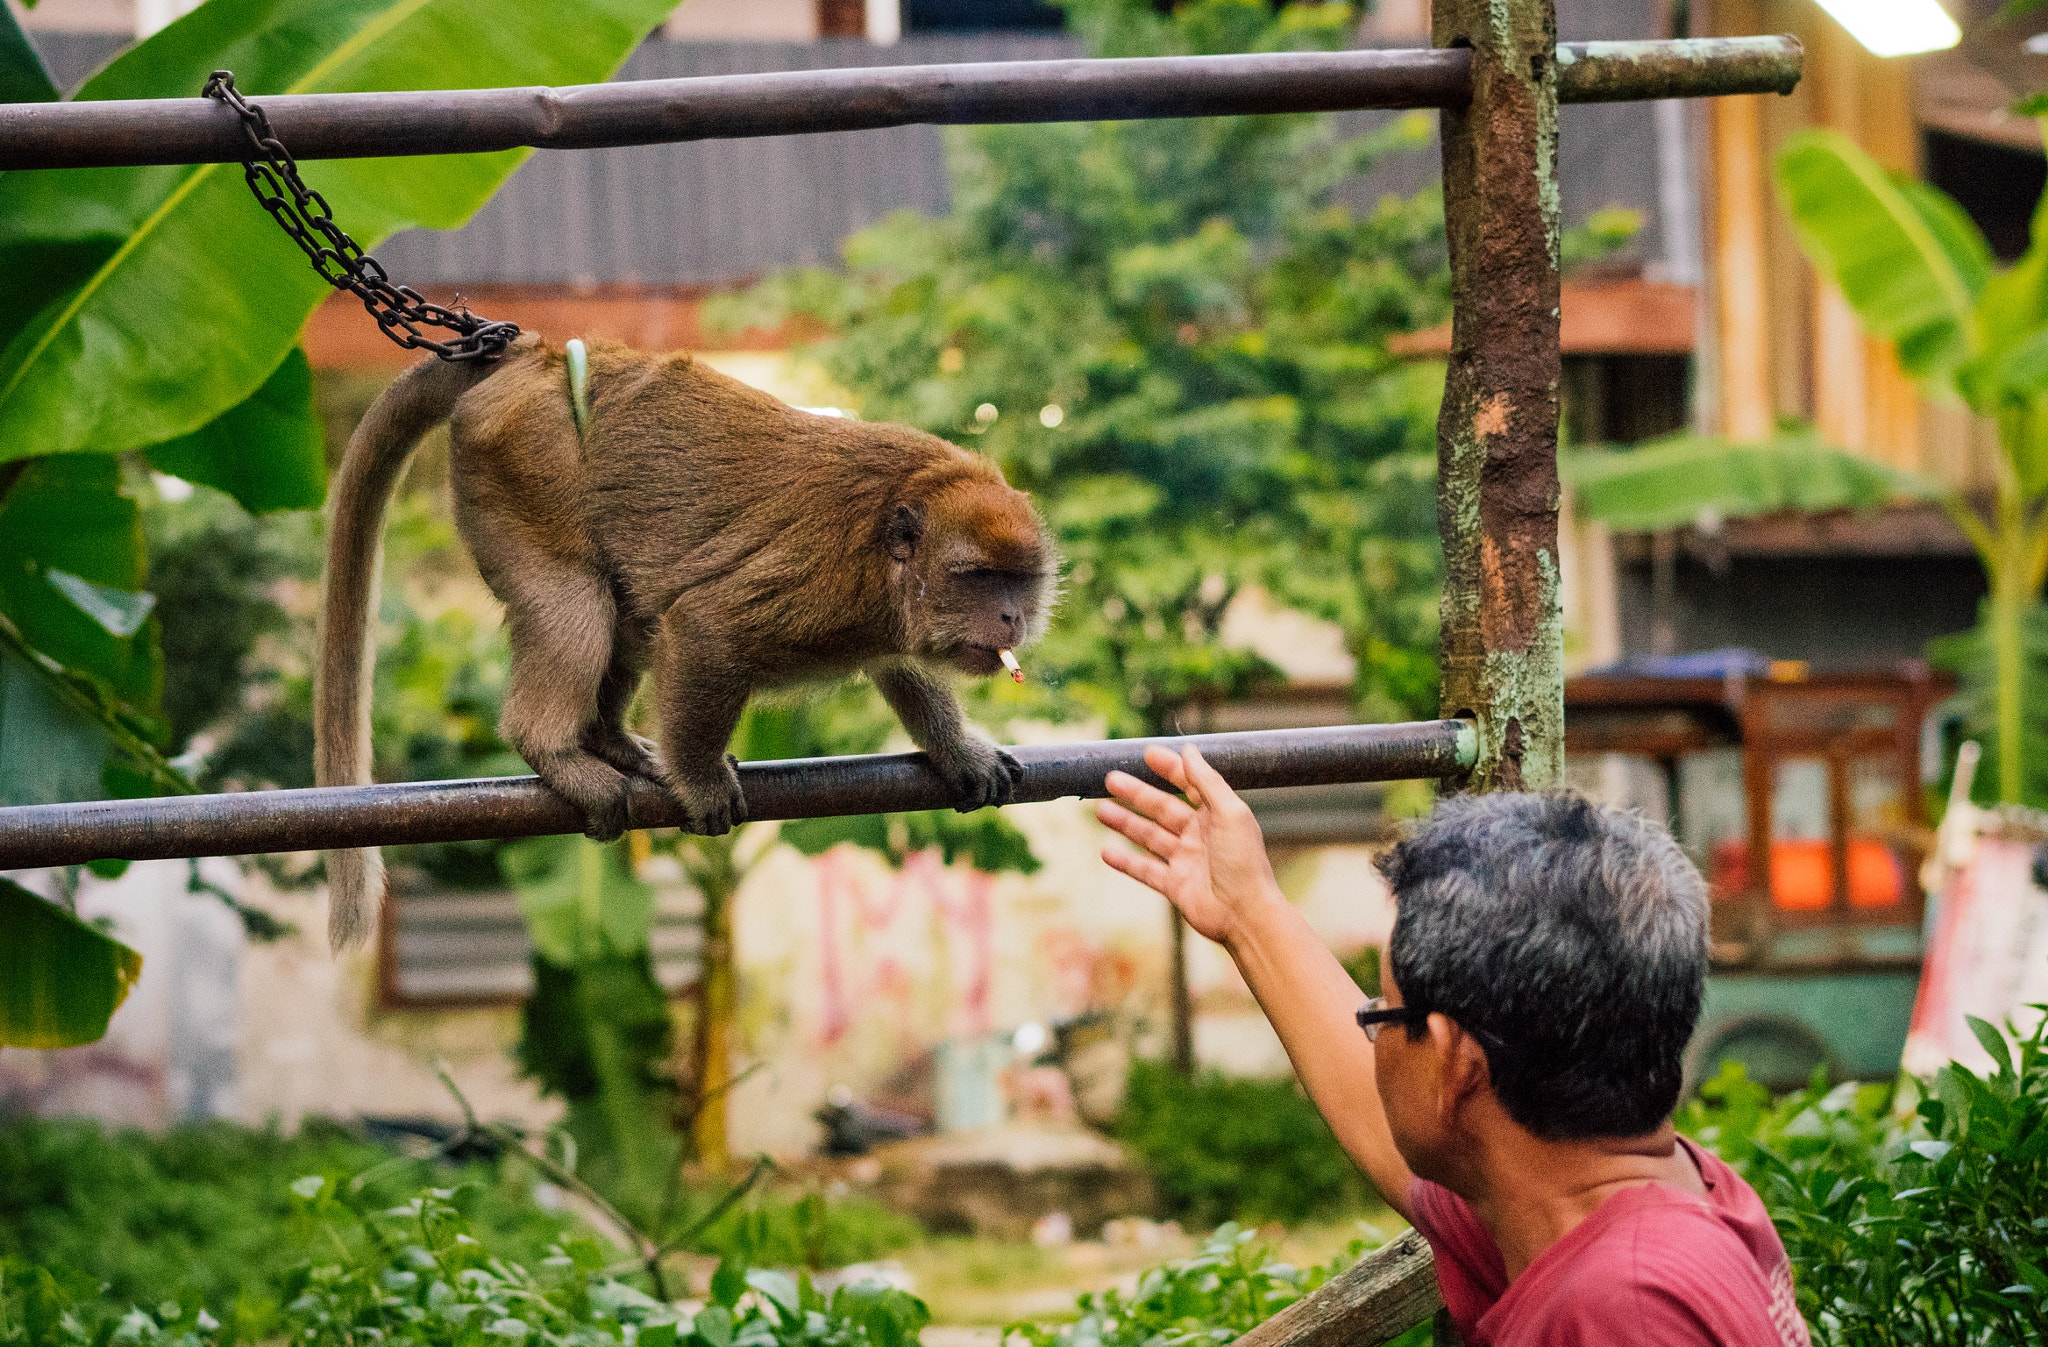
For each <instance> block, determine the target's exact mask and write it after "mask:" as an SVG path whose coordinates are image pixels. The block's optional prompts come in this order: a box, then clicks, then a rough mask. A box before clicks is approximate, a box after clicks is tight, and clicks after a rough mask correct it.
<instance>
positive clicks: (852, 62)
mask: <svg viewBox="0 0 2048 1347" xmlns="http://www.w3.org/2000/svg"><path fill="white" fill-rule="evenodd" d="M1561 8H1563V9H1565V10H1567V11H1568V17H1571V18H1574V19H1576V20H1578V22H1577V23H1576V25H1575V26H1573V30H1572V31H1568V32H1567V33H1566V36H1569V37H1579V36H1584V35H1586V34H1587V33H1589V32H1593V31H1597V32H1598V33H1599V35H1600V36H1603V37H1623V36H1634V35H1636V34H1634V33H1633V32H1632V31H1629V30H1632V29H1633V28H1635V27H1637V26H1639V25H1637V24H1636V23H1635V22H1634V21H1633V18H1634V16H1636V15H1637V11H1644V12H1647V11H1646V7H1645V6H1643V5H1642V3H1641V0H1570V3H1567V4H1565V5H1562V6H1561ZM1574 10H1582V11H1584V13H1583V14H1572V13H1570V11H1574ZM1560 26H1561V27H1566V25H1564V24H1563V23H1561V24H1560ZM32 37H33V40H34V41H35V43H36V45H37V46H38V48H40V49H41V50H42V52H43V55H44V58H45V60H46V61H47V62H48V63H49V65H50V66H51V70H52V74H53V75H55V76H56V78H57V80H58V83H59V84H60V85H62V86H64V87H71V86H73V85H75V84H76V83H77V82H79V81H80V80H82V79H83V78H84V77H85V75H86V74H88V73H89V72H90V71H91V70H92V69H94V68H95V67H97V66H98V65H100V64H101V63H102V62H104V61H105V60H106V59H107V58H108V57H109V56H111V55H112V54H113V53H114V52H115V51H116V50H118V49H119V47H120V45H121V43H120V42H119V41H118V40H117V39H113V38H109V37H105V36H97V35H78V34H63V33H47V32H44V33H35V34H33V35H32ZM1079 52H1080V47H1079V45H1078V44H1077V43H1075V42H1074V41H1073V40H1072V39H1069V38H1066V37H1063V36H1057V35H1051V36H1047V35H1033V34H1002V33H979V34H962V35H959V36H948V35H928V36H914V37H910V38H906V39H905V40H904V41H902V42H901V43H899V44H897V45H895V46H889V47H877V46H873V45H870V44H869V43H866V42H862V41H857V40H827V41H823V42H815V43H810V42H673V41H669V40H667V39H663V38H655V39H651V40H649V41H648V42H647V43H646V44H644V45H643V46H642V47H641V48H640V50H639V51H638V52H636V53H635V54H634V56H633V58H632V59H631V60H630V61H628V62H627V64H626V67H625V69H624V70H623V71H622V72H621V78H624V79H671V78H681V77H687V76H693V75H727V74H740V73H749V72H757V71H769V70H819V69H830V68H834V67H846V66H871V65H925V64H936V63H941V62H951V61H1012V60H1033V59H1047V58H1053V57H1063V56H1072V55H1077V54H1079ZM1394 115H1397V114H1391V113H1354V114H1347V115H1346V116H1345V117H1344V119H1343V121H1344V123H1345V124H1346V126H1347V129H1360V130H1362V129H1364V128H1366V127H1367V126H1371V125H1377V124H1380V123H1383V122H1384V121H1385V120H1387V118H1389V117H1391V116H1394ZM1562 120H1563V125H1562V131H1561V139H1562V142H1563V144H1562V149H1561V153H1560V156H1559V159H1560V166H1561V174H1562V178H1563V181H1562V183H1561V187H1562V190H1563V198H1564V209H1565V216H1566V220H1567V222H1568V223H1570V222H1576V221H1578V220H1581V219H1583V218H1584V217H1585V216H1586V215H1587V214H1588V213H1590V212H1591V211H1594V210H1597V209H1599V208H1600V207H1603V206H1607V205H1614V204H1619V205H1626V206H1632V207H1635V208H1637V209H1639V210H1642V211H1643V212H1644V214H1645V216H1646V217H1647V218H1648V219H1650V220H1651V222H1652V224H1651V227H1650V229H1648V230H1647V231H1646V232H1645V235H1644V236H1643V238H1642V240H1641V241H1640V244H1639V245H1638V251H1639V252H1640V253H1641V254H1642V255H1643V256H1645V257H1651V258H1655V257H1659V256H1661V254H1662V248H1663V244H1662V240H1661V238H1660V236H1659V234H1658V231H1657V230H1656V228H1655V223H1654V222H1655V217H1656V213H1657V212H1656V205H1657V200H1658V196H1657V144H1656V139H1655V136H1654V134H1653V133H1652V130H1651V118H1650V117H1649V116H1648V115H1646V112H1645V110H1643V109H1640V108H1632V107H1626V106H1613V107H1599V106H1595V107H1577V108H1568V109H1566V110H1565V113H1564V116H1563V119H1562ZM309 176H310V177H311V178H312V180H313V182H314V185H316V186H317V185H318V180H319V174H318V166H317V165H314V166H312V167H311V168H309ZM1435 177H1436V157H1435V155H1434V154H1433V153H1423V154H1417V155H1403V156H1398V157H1396V158H1394V159H1391V160H1389V161H1387V162H1386V163H1384V164H1382V165H1381V166H1380V167H1378V168H1377V169H1375V171H1374V172H1373V173H1372V174H1371V175H1370V176H1369V177H1367V178H1365V179H1363V180H1361V181H1358V182H1355V183H1352V184H1348V185H1347V187H1346V189H1345V190H1344V192H1343V193H1342V195H1343V196H1344V197H1345V198H1346V199H1347V200H1349V201H1351V202H1353V203H1354V204H1357V205H1361V206H1369V205H1370V204H1371V203H1372V202H1373V201H1374V200H1376V199H1377V198H1378V197H1380V196H1381V195H1383V194H1385V193H1388V192H1403V193H1406V192H1413V191H1414V190H1416V189H1417V188H1419V187H1421V186H1422V185H1424V184H1426V183H1428V182H1430V181H1433V180H1434V178H1435ZM949 203H950V194H949V190H948V183H947V178H946V167H945V153H944V147H943V144H942V141H941V133H940V131H939V130H938V128H936V127H929V126H907V127H897V128H892V129H890V130H884V131H847V132H836V133H832V134H828V135H811V136H776V137H764V138H762V139H758V140H729V141H704V142H697V143H692V144H683V145H645V146H635V147H631V148H626V149H608V150H542V151H537V152H536V153H535V154H534V155H533V157H532V158H531V159H529V160H528V161H527V163H526V165H525V166H524V167H522V168H521V169H520V170H519V172H518V173H517V174H515V175H514V176H513V178H512V180H511V181H510V182H509V183H507V184H506V185H505V187H504V189H503V190H501V191H500V192H499V193H498V194H497V196H496V197H494V198H493V199H492V200H491V201H490V203H489V204H487V205H486V206H485V207H484V208H483V209H482V210H481V211H479V212H478V213H477V216H476V218H475V219H474V220H472V221H471V222H470V223H469V224H468V225H467V226H465V227H464V228H462V229H458V230H450V231H428V230H413V231H409V232H407V233H405V234H401V235H399V236H398V237H396V238H394V239H392V240H390V241H388V242H387V243H385V244H384V245H383V246H382V247H381V248H379V249H378V257H379V259H380V260H381V261H383V262H384V263H385V265H386V266H387V267H388V268H389V269H390V271H391V274H392V275H393V276H395V277H397V278H399V279H401V280H403V281H405V282H407V283H409V284H415V285H435V286H451V285H487V284H513V285H521V284H523V285H571V286H602V285H613V284H639V285H717V284H721V283H730V282H734V281H738V280H742V279H745V278H748V277H753V276H758V275H761V274H763V273H765V272H769V271H773V270H776V269H778V268H781V267H788V266H796V265H802V264H810V263H829V262H831V261H833V260H834V259H835V258H836V256H837V254H838V248H839V244H840V242H841V241H842V240H843V239H844V238H845V237H846V236H847V235H848V234H850V233H853V232H854V231H855V230H858V229H860V228H861V227H863V226H865V225H867V224H870V223H872V222H873V221H875V220H877V219H879V218H881V217H882V216H883V215H886V214H888V213H889V212H890V211H894V210H899V209H909V210H915V211H922V212H926V213H933V214H936V213H942V212H944V211H945V210H946V209H947V208H948V206H949Z"/></svg>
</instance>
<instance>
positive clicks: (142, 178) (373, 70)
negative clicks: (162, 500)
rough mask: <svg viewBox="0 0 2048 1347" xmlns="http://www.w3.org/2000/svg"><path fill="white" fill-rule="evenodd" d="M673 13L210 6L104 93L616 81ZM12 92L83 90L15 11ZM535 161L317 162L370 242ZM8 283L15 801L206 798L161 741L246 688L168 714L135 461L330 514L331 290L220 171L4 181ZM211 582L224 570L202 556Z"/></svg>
mask: <svg viewBox="0 0 2048 1347" xmlns="http://www.w3.org/2000/svg"><path fill="white" fill-rule="evenodd" d="M668 8H670V5H668V4H666V3H664V2H663V0H562V2H561V3H558V4H554V5H550V6H546V7H540V8H535V7H530V6H529V7H512V8H510V9H508V8H506V7H505V6H502V5H493V4H488V3H485V2H484V0H274V2H273V3H266V4H260V5H252V4H242V3H237V2H236V0H210V2H209V3H206V4H203V5H201V6H200V7H199V8H198V9H196V10H194V11H193V12H192V13H190V14H188V15H186V16H185V17H184V18H182V19H180V20H178V21H177V22H175V23H173V24H171V25H169V26H168V27H166V28H164V29H163V30H162V31H161V32H158V33H157V34H155V35H154V36H152V37H150V38H149V39H147V40H146V41H143V42H141V43H138V44H137V45H135V46H134V47H131V48H130V49H128V50H127V51H125V52H123V53H122V54H121V55H120V56H118V57H117V58H116V59H115V60H114V61H112V62H111V63H110V64H108V65H107V66H106V67H105V68H104V69H102V70H101V71H100V72H99V73H97V74H96V75H94V76H93V77H92V78H91V79H90V80H88V81H87V82H86V84H85V85H84V86H83V87H82V88H81V89H80V90H79V91H78V93H77V94H76V97H78V98H81V99H104V98H168V97H190V96H192V95H193V94H195V93H196V92H197V91H198V89H199V87H200V85H201V83H202V82H203V81H204V80H205V78H206V76H207V74H208V73H209V72H211V71H213V70H216V69H220V68H223V67H227V68H231V69H233V70H234V71H235V72H236V74H237V75H238V76H239V79H240V84H241V87H242V88H243V89H244V90H245V91H246V92H248V93H251V94H259V95H260V94H274V93H281V92H292V93H307V92H323V91H347V90H369V89H394V88H448V87H461V86H465V85H521V84H535V83H545V84H577V83H583V82H586V81H591V80H598V79H602V78H604V77H605V76H606V75H608V74H609V73H610V72H611V71H613V70H615V69H616V68H617V67H618V65H619V63H620V62H622V61H623V60H624V59H625V58H626V56H627V55H629V54H630V53H631V51H632V50H633V48H634V47H635V46H636V45H637V44H638V42H639V40H640V38H641V37H642V36H643V35H644V34H645V33H646V32H647V31H648V29H650V28H651V27H652V26H653V25H654V24H655V23H657V22H659V21H660V20H661V18H662V17H663V16H664V14H665V13H666V11H667V9H668ZM0 90H4V91H5V93H6V96H7V97H8V98H19V99H24V100H30V101H34V100H46V99H48V98H51V97H54V96H55V90H54V89H53V88H52V87H51V86H50V81H49V78H48V76H47V74H46V73H45V72H44V71H43V69H42V67H41V66H40V64H39V63H38V62H37V61H36V58H35V55H34V52H33V50H32V49H31V48H30V47H29V45H28V43H27V42H26V40H25V39H24V38H23V36H22V34H21V32H20V30H19V28H18V26H17V25H16V23H15V20H14V18H13V16H12V14H11V13H10V14H9V15H7V16H6V17H5V18H4V19H0ZM524 154H525V152H524V151H508V152H504V153H500V154H491V155H466V156H449V157H443V158H428V159H414V160H410V161H408V162H407V164H406V168H405V171H404V172H402V173H394V172H393V171H392V170H391V168H390V166H389V165H388V164H387V163H385V162H383V161H379V160H354V161H350V160H336V161H329V162H327V163H324V164H321V165H319V166H317V167H316V168H313V169H311V170H309V172H310V174H311V176H312V178H313V180H314V182H315V183H316V184H317V185H318V186H319V188H320V189H321V191H322V192H323V193H324V194H325V196H326V197H327V199H328V201H329V202H330V203H331V204H332V205H333V207H334V209H335V212H336V214H337V215H338V217H339V218H340V219H341V220H342V222H343V223H344V224H345V226H346V227H347V228H348V229H350V230H351V231H352V232H353V233H354V234H355V236H356V238H357V239H358V241H359V242H361V243H363V244H364V245H365V246H368V245H372V244H374V243H375V242H377V241H378V240H379V239H381V238H383V237H385V236H386V235H388V234H390V233H391V232H393V231H394V230H396V229H399V228H403V227H405V226H407V225H412V224H427V225H439V226H452V225H456V224H460V223H461V222H462V221H463V220H465V219H467V218H468V217H469V215H470V214H471V213H473V212H474V211H475V210H476V209H477V208H478V207H479V206H481V205H482V204H483V202H484V201H485V200H487V199H488V198H489V196H490V194H491V193H492V192H493V191H494V190H495V189H496V188H497V186H498V184H499V183H501V182H502V181H503V180H504V178H505V177H506V176H507V175H508V174H509V173H510V172H511V171H512V170H513V169H514V168H515V167H517V165H518V164H519V162H520V161H521V160H522V159H523V157H524ZM0 272H4V274H5V275H7V276H8V278H9V283H8V285H7V286H6V287H5V290H4V292H0V694H4V701H0V715H4V716H5V718H6V726H5V729H6V733H5V735H4V736H0V743H4V744H5V745H6V753H5V756H4V759H0V797H4V798H5V799H7V800H8V801H10V802H22V803H26V802H31V801H34V802H40V801H44V800H55V799H80V798H95V797H100V796H106V795H116V796H118V795H132V794H146V793H153V792H154V791H157V790H182V789H189V788H190V787H189V785H188V784H187V783H186V782H185V781H184V780H183V779H182V778H181V777H180V776H178V775H177V774H176V773H175V772H173V771H172V770H171V769H170V768H169V767H168V766H167V765H166V763H165V762H164V759H163V757H162V753H161V750H162V749H164V748H165V747H167V746H168V745H169V744H170V742H171V738H170V735H171V734H172V733H173V729H174V731H175V733H176V734H177V735H178V736H179V737H180V738H182V737H183V736H184V735H187V734H190V733H191V732H192V731H193V730H195V729H197V728H198V722H200V721H201V720H203V719H204V718H205V717H206V716H207V715H208V714H209V713H210V712H218V711H220V710H222V709H224V705H223V698H222V695H221V694H220V693H219V692H218V691H217V689H218V688H219V687H220V686H221V684H220V683H217V682H207V683H200V684H196V685H194V686H193V687H192V690H191V691H190V692H188V691H186V688H185V683H184V680H182V679H181V687H180V692H179V694H178V695H177V696H176V697H175V698H174V699H173V704H172V706H171V707H170V708H168V709H169V710H170V711H171V712H172V714H173V716H174V717H175V719H174V722H173V728H167V727H166V726H165V724H164V723H163V718H162V716H163V711H164V710H165V708H163V707H162V706H161V694H162V685H163V659H162V654H161V652H160V649H159V643H158V625H157V620H156V618H155V616H154V615H153V613H152V608H153V607H154V605H155V597H154V596H153V595H152V594H151V593H149V592H147V591H145V590H143V589H142V584H143V578H144V574H145V572H146V570H147V569H148V567H147V565H146V562H145V557H144V551H143V547H142V537H141V529H140V526H139V523H138V519H137V507H136V503H135V501H134V500H133V499H132V498H131V496H130V495H129V494H128V493H127V491H126V490H124V488H123V484H122V480H121V469H120V465H119V464H118V463H117V462H116V461H115V460H114V459H113V458H112V457H111V456H112V455H115V454H122V453H127V452H130V451H141V452H142V453H143V454H144V455H146V457H147V458H148V459H149V461H151V462H152V463H154V464H155V465H156V466H157V467H158V468H160V469H162V470H164V471H167V472H170V473H173V474H176V475H178V476H181V477H184V478H187V479H189V480H191V481H194V482H198V483H202V484H205V485H208V486H212V487H217V488H219V489H220V490H222V491H225V492H227V493H229V494H230V495H232V496H233V497H234V498H235V499H236V500H238V501H239V502H241V504H242V505H244V506H245V507H247V508H249V509H251V510H275V509H286V508H307V507H311V506H315V505H318V504H319V502H320V499H321V496H322V494H323V491H324V487H325V463H324V456H323V447H322V446H323V437H322V431H321V427H320V423H319V420H318V418H317V416H316V415H315V413H314V409H313V404H312V378H311V373H310V370H309V369H308V367H307V364H306V361H305V357H304V355H303V354H301V353H299V352H298V351H297V350H296V349H295V347H296V345H297V342H298V335H299V329H300V328H301V326H302V325H303V324H304V322H305V319H306V316H307V315H308V314H309V313H310V312H311V311H312V309H313V306H314V305H315V304H317V303H319V302H320V301H321V300H322V299H323V298H324V297H325V296H326V294H327V287H326V285H325V283H324V282H323V281H322V280H320V278H319V277H318V276H316V275H315V274H314V273H313V271H312V269H311V268H309V267H308V266H307V265H306V264H305V260H304V258H303V257H302V256H301V255H300V254H299V253H298V251H297V249H296V248H295V247H294V245H293V244H292V243H291V242H290V240H289V239H288V238H287V237H286V236H285V235H284V234H283V232H282V231H280V230H278V229H277V228H276V226H275V224H274V223H273V222H272V221H271V220H270V218H269V217H268V216H267V215H266V213H265V212H264V211H262V210H261V209H258V208H257V206H256V204H255V203H254V202H253V201H252V200H251V199H250V197H249V195H248V192H247V189H246V187H245V185H244V184H243V183H242V181H241V175H240V174H239V173H236V172H235V171H234V170H233V167H232V166H229V165H219V164H207V165H199V166H196V167H195V166H160V167H152V168H140V169H75V170H64V171H52V172H38V173H9V174H6V175H4V176H0ZM185 578H186V579H191V580H196V581H198V582H199V584H200V585H201V587H204V586H205V584H206V583H207V580H208V577H205V576H197V575H194V574H192V568H190V567H188V568H187V571H186V575H185ZM215 578H217V577H215ZM216 621H217V625H219V626H224V627H226V628H227V629H228V630H227V631H226V632H225V633H224V634H226V635H229V636H231V637H251V633H250V631H249V630H248V628H249V625H250V624H251V623H252V622H253V623H256V624H258V625H260V621H261V618H260V615H257V614H252V613H251V611H250V610H248V609H246V608H245V609H242V610H240V611H229V612H224V613H221V614H217V615H216ZM252 639H253V638H252ZM245 653H246V651H245V650H239V649H234V648H232V646H231V645H230V646H225V647H223V648H221V649H218V650H215V651H211V652H209V653H208V656H207V667H202V668H197V669H194V670H191V671H189V673H190V675H191V676H193V677H195V678H204V677H206V676H207V675H209V674H217V673H219V672H221V670H222V667H223V666H224V665H228V664H235V663H239V661H240V660H241V659H242V658H243V656H244V654H245ZM252 719H253V720H257V721H268V722H270V723H268V724H264V725H262V726H260V728H261V729H264V730H278V729H283V728H289V727H290V725H291V724H292V721H291V718H290V717H289V716H284V717H279V716H277V715H274V714H273V715H269V716H258V717H253V718H252ZM243 728H244V729H250V728H252V726H249V725H245V726H243ZM232 746H233V747H234V748H236V749H238V750H248V749H258V750H259V751H260V752H261V754H262V755H264V756H266V758H267V759H268V761H267V764H266V765H267V766H269V767H270V768H271V769H273V770H274V771H275V772H276V773H277V775H276V776H275V777H273V779H278V780H282V779H283V778H284V777H285V775H287V770H286V768H285V766H284V765H283V764H281V763H279V762H277V761H276V759H277V758H278V757H279V756H280V753H279V750H280V749H281V748H286V749H291V750H297V749H300V748H302V747H304V744H303V743H302V742H298V741H294V740H292V739H290V738H289V737H285V736H277V735H272V736H270V737H269V738H268V739H264V738H262V737H252V738H247V739H243V740H242V741H240V742H239V743H236V744H234V745H232ZM102 990H103V992H105V993H106V994H108V995H112V994H113V989H112V984H109V985H108V987H106V988H103V989H102Z"/></svg>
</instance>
